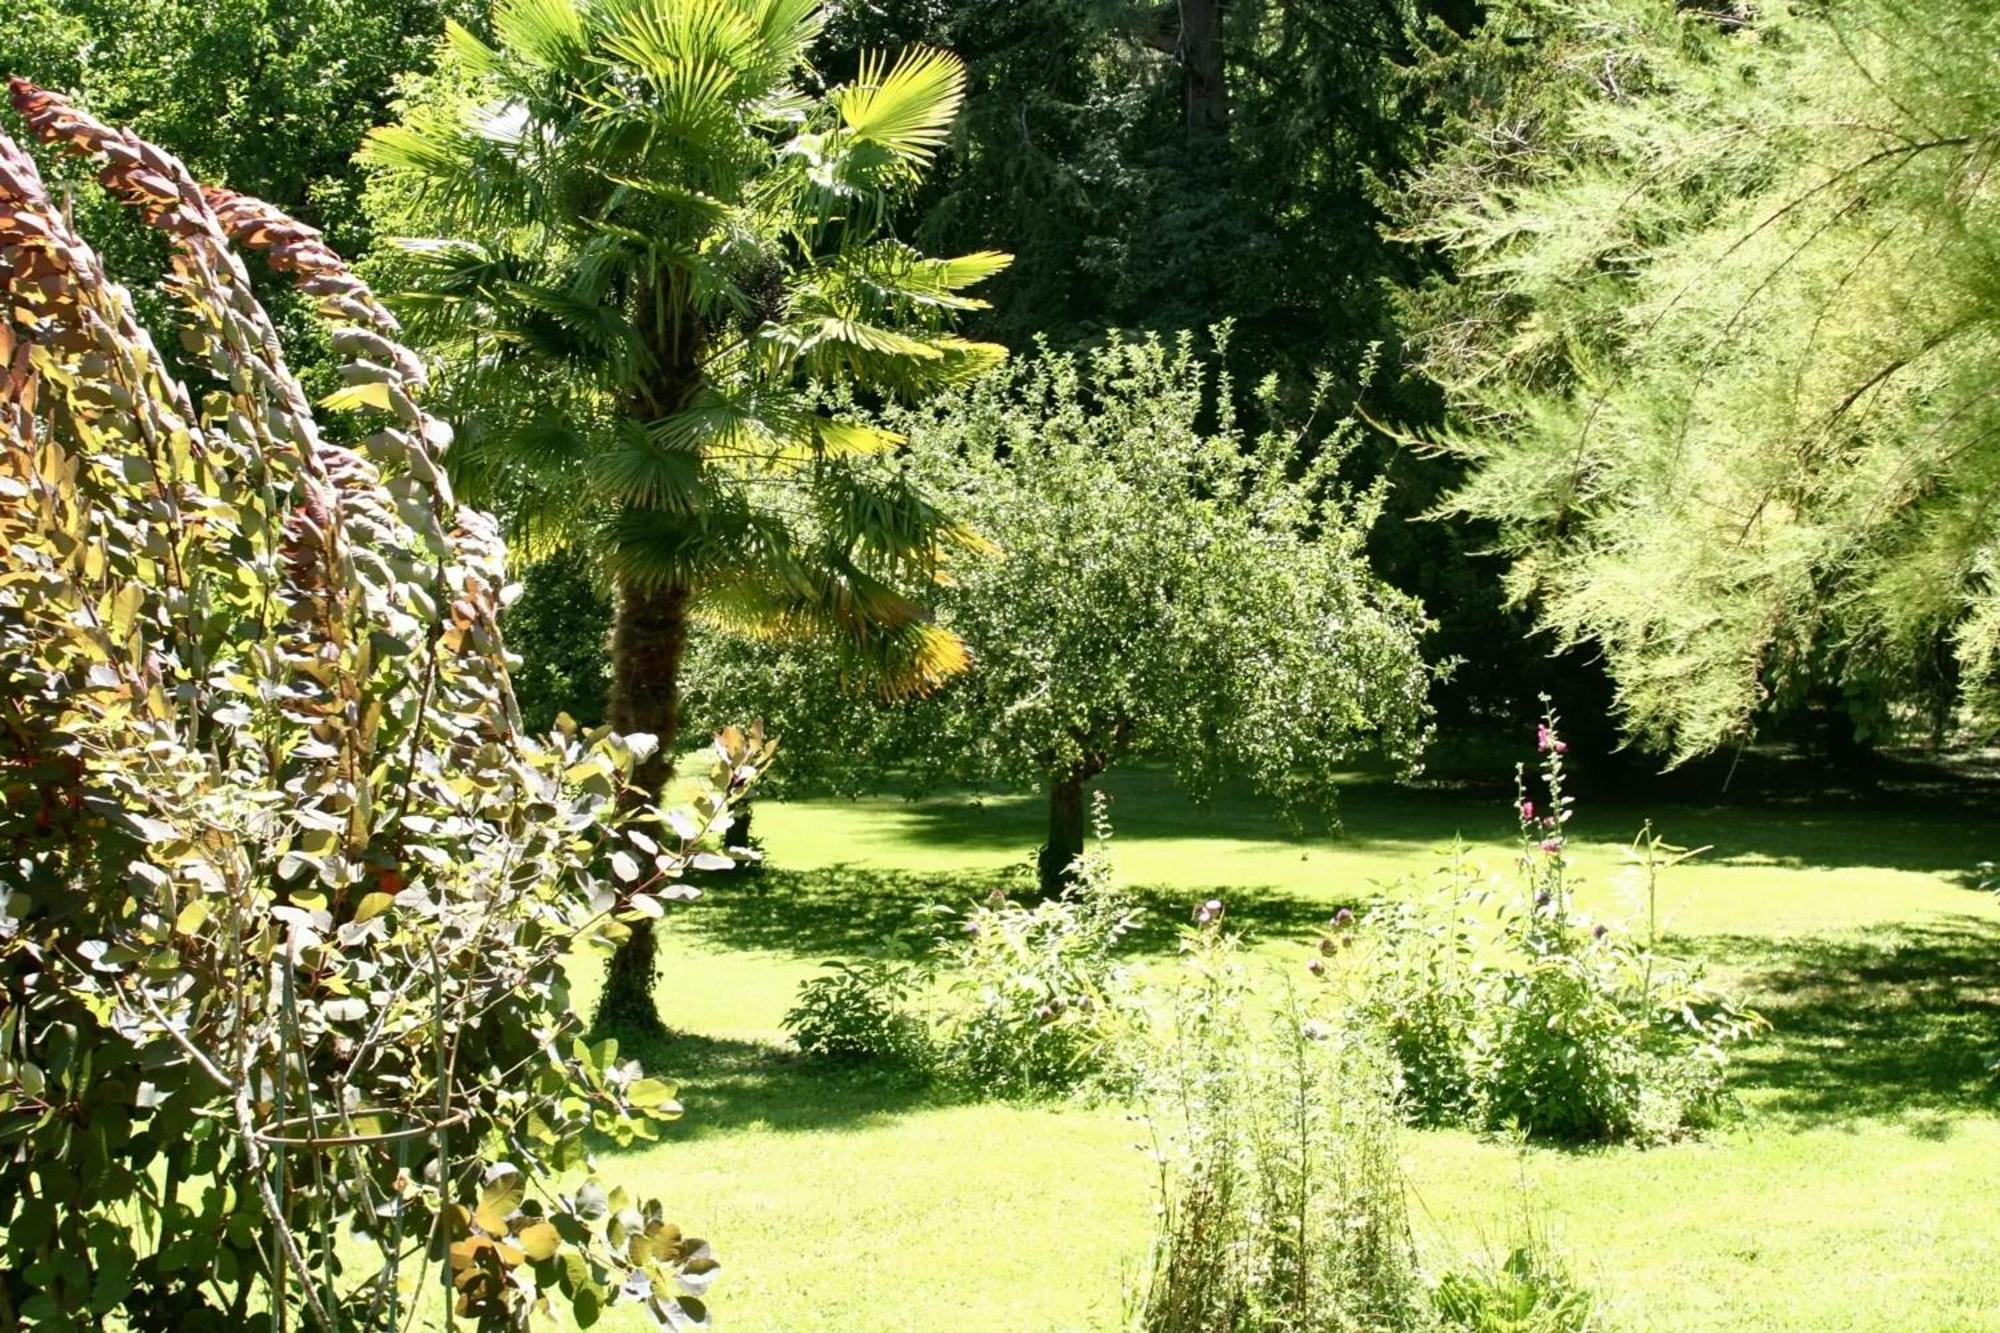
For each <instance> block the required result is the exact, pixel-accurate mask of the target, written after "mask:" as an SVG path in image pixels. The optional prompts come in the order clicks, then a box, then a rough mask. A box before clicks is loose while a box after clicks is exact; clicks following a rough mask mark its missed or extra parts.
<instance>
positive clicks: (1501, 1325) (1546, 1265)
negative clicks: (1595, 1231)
mask: <svg viewBox="0 0 2000 1333" xmlns="http://www.w3.org/2000/svg"><path fill="white" fill-rule="evenodd" d="M1432 1300H1433V1302H1434V1304H1435V1305H1436V1307H1437V1312H1438V1318H1439V1322H1440V1323H1441V1324H1442V1326H1443V1327H1444V1328H1445V1329H1448V1330H1454V1331H1457V1330H1462V1331H1463V1333H1595V1330H1598V1329H1601V1328H1602V1327H1603V1322H1602V1321H1601V1320H1600V1319H1599V1317H1598V1313H1597V1299H1596V1297H1595V1296H1593V1295H1592V1294H1591V1292H1590V1291H1589V1290H1588V1289H1587V1288H1584V1287H1581V1286H1579V1285H1577V1282H1576V1280H1575V1278H1573V1277H1572V1276H1571V1275H1570V1271H1569V1268H1568V1266H1567V1265H1566V1264H1564V1263H1563V1261H1562V1257H1561V1256H1560V1255H1558V1254H1556V1253H1555V1252H1554V1251H1553V1250H1552V1249H1551V1248H1550V1247H1549V1245H1548V1242H1547V1240H1546V1239H1545V1238H1544V1237H1543V1236H1542V1235H1541V1234H1540V1233H1539V1232H1535V1233H1532V1234H1531V1235H1530V1237H1529V1238H1528V1240H1527V1241H1525V1242H1524V1243H1523V1244H1521V1245H1520V1246H1518V1247H1516V1248H1515V1249H1514V1250H1513V1252H1512V1253H1510V1254H1509V1255H1508V1256H1507V1258H1506V1260H1505V1261H1504V1262H1502V1263H1501V1264H1500V1265H1499V1266H1498V1267H1497V1268H1463V1269H1460V1270H1458V1271H1456V1272H1452V1273H1447V1274H1445V1276H1444V1277H1443V1278H1441V1279H1440V1280H1439V1282H1438V1285H1437V1289H1436V1291H1435V1292H1433V1293H1432Z"/></svg>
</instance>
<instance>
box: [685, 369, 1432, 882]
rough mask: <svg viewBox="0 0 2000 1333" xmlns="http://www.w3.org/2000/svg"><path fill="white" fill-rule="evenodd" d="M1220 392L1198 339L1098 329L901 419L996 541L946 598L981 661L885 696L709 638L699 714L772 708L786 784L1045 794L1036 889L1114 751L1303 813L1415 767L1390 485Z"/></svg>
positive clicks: (1078, 834) (921, 468)
mask: <svg viewBox="0 0 2000 1333" xmlns="http://www.w3.org/2000/svg"><path fill="white" fill-rule="evenodd" d="M1221 388H1222V391H1221V392H1217V386H1216V385H1215V384H1214V383H1213V379H1212V376H1211V375H1210V373H1209V372H1208V371H1206V370H1205V368H1204V365H1203V362H1202V359H1201V358H1200V357H1198V356H1197V353H1196V349H1195V347H1194V345H1193V342H1192V339H1189V338H1183V339H1181V340H1179V341H1178V342H1176V343H1174V344H1172V345H1168V344H1166V343H1163V342H1162V341H1160V340H1159V339H1157V338H1147V339H1143V340H1137V341H1132V340H1113V341H1112V342H1111V343H1110V344H1108V345H1107V346H1105V347H1103V348H1101V349H1099V350H1098V351H1095V352H1093V353H1090V354H1088V355H1085V356H1075V355H1065V354H1051V353H1044V354H1042V355H1040V356H1037V357H1035V358H1033V359H1032V360H1030V361H1028V362H1027V363H1025V364H1024V365H1022V366H1020V367H1019V368H1018V369H1016V370H1014V371H1013V372H1012V373H1009V374H1006V375H1001V376H995V377H992V378H991V379H989V380H986V381H983V382H981V383H980V384H978V385H975V386H972V387H971V388H968V389H965V390H961V391H959V392H956V393H953V394H951V395H949V396H947V397H945V398H943V399H941V400H939V401H938V402H936V403H935V404H933V405H930V406H926V407H920V408H916V409H912V410H905V411H902V412H899V413H897V414H896V416H895V418H894V421H893V424H894V425H895V427H896V428H897V429H898V430H899V431H903V432H905V433H907V434H908V435H909V437H910V447H911V451H912V456H913V457H912V468H913V471H914V472H915V474H916V475H917V476H918V477H919V478H920V479H921V480H922V482H923V483H924V484H925V485H926V486H927V487H929V488H930V489H932V490H933V491H934V492H935V493H936V494H938V495H939V496H940V497H942V498H943V499H944V500H946V501H947V502H948V503H949V504H950V506H951V507H952V509H953V512H955V513H959V514H962V515H963V516H964V517H965V519H966V521H967V522H968V523H970V524H971V525H972V526H973V527H974V528H976V529H977V530H978V531H979V532H980V533H981V534H982V535H984V536H986V537H988V538H990V539H991V540H992V541H993V542H994V543H995V544H996V545H997V546H998V547H999V548H1000V551H1001V554H1000V556H999V557H998V558H995V559H991V560H980V561H971V562H965V563H963V564H956V563H955V564H954V565H953V566H952V567H951V568H950V570H949V571H948V572H949V577H948V579H946V580H945V581H944V582H943V583H942V584H941V586H940V587H939V588H938V590H937V593H936V595H935V600H936V605H937V612H938V616H939V620H940V623H941V624H943V625H945V626H947V627H949V628H950V629H951V630H952V631H953V632H954V633H956V634H958V635H960V636H962V637H963V638H964V639H965V640H966V641H967V643H968V644H970V645H971V648H972V652H973V655H974V665H973V667H972V669H971V671H969V672H968V673H967V674H966V675H965V676H964V677H963V678H961V679H959V680H957V681H955V682H953V683H952V684H951V685H949V686H947V687H946V688H945V689H943V690H940V691H939V692H937V693H936V694H935V695H934V696H933V697H931V698H928V699H925V700H920V701H917V702H914V703H910V704H906V705H903V706H900V707H897V708H893V709H884V708H879V707H874V706H871V705H870V704H869V702H868V701H867V698H866V696H865V694H864V693H863V692H860V691H857V690H856V689H854V688H853V682H851V681H849V682H843V681H842V680H841V679H840V678H839V676H838V675H837V674H836V673H833V672H829V671H827V670H826V669H825V668H824V665H823V664H822V663H819V662H816V661H815V660H813V659H812V658H811V657H809V656H806V655H801V654H797V653H790V654H787V653H785V652H783V651H778V650H772V649H768V648H766V649H759V648H757V647H756V646H754V645H753V646H751V647H748V648H744V647H740V646H737V647H731V646H729V645H716V646H714V647H713V648H712V649H710V650H708V655H707V656H705V657H704V658H703V660H702V665H701V669H700V670H699V671H698V672H697V673H696V675H697V677H698V679H699V680H700V682H701V684H700V688H701V689H702V690H703V695H702V697H701V699H700V701H698V703H699V707H698V711H699V712H702V713H707V712H714V711H726V710H742V709H748V710H750V712H746V713H744V715H745V716H750V715H752V714H753V713H761V714H762V715H764V716H765V717H766V718H767V719H768V720H769V721H770V723H771V724H772V725H773V727H774V729H776V730H780V731H782V733H783V734H784V735H785V736H786V737H787V741H786V744H787V751H788V754H790V755H792V756H795V757H796V762H795V763H793V764H792V765H791V766H790V768H791V770H792V771H793V772H794V774H795V776H802V777H807V778H816V779H817V780H819V781H822V782H825V783H828V784H831V785H842V784H845V785H849V786H854V785H862V784H865V783H867V782H868V781H870V780H871V778H872V777H873V776H874V775H875V774H876V773H879V772H880V766H890V765H896V766H904V767H906V768H907V769H909V770H912V771H915V772H916V773H918V774H919V775H922V776H928V777H932V778H939V777H952V778H961V779H968V780H974V781H1006V782H1029V783H1036V784H1042V785H1045V786H1046V787H1047V788H1048V789H1049V791H1050V793H1051V798H1052V802H1053V805H1052V822H1051V834H1050V837H1051V843H1050V846H1051V849H1052V851H1053V852H1054V854H1055V855H1054V863H1053V865H1050V864H1048V863H1046V862H1045V866H1044V869H1045V879H1052V878H1053V874H1052V873H1051V872H1059V871H1061V870H1063V869H1066V867H1067V865H1068V863H1069V859H1070V858H1071V857H1073V856H1074V855H1075V853H1076V852H1077V851H1079V850H1080V849H1081V845H1082V833H1083V806H1082V787H1083V784H1084V783H1085V782H1087V781H1088V780H1090V779H1091V778H1094V777H1096V776H1097V775H1098V774H1099V773H1102V772H1103V771H1104V770H1105V769H1107V768H1108V767H1110V766H1111V765H1113V764H1116V763H1119V762H1122V761H1125V760H1128V759H1138V758H1145V759H1151V760H1154V761H1157V762H1161V763H1165V764H1168V765H1171V766H1172V768H1173V769H1174V771H1175V772H1176V774H1177V775H1178V776H1179V777H1180V779H1181V780H1182V781H1183V782H1184V783H1185V784H1186V785H1187V786H1188V787H1189V788H1190V789H1191V790H1193V791H1196V792H1206V791H1212V790H1214V789H1215V788H1216V787H1217V786H1218V785H1219V784H1221V783H1222V782H1224V781H1226V780H1229V779H1231V778H1234V777H1237V776H1247V777H1248V778H1249V780H1251V781H1252V782H1254V783H1255V784H1256V785H1257V786H1258V787H1259V788H1260V789H1261V790H1263V791H1266V792H1268V793H1270V794H1271V795H1273V796H1275V797H1277V798H1278V799H1279V800H1280V801H1281V802H1282V803H1283V804H1284V805H1285V806H1286V807H1287V808H1289V809H1291V810H1293V811H1295V812H1303V811H1305V810H1308V809H1311V808H1315V807H1317V808H1320V809H1327V808H1329V807H1330V806H1331V802H1332V797H1333V790H1334V786H1335V781H1336V777H1337V774H1338V773H1339V771H1340V770H1341V769H1342V767H1343V766H1344V765H1348V764H1351V763H1352V762H1353V759H1354V757H1355V756H1356V755H1357V754H1360V753H1367V752H1373V753H1377V754H1381V755H1386V756H1387V757H1389V758H1390V759H1392V760H1396V761H1401V762H1405V763H1407V762H1411V761H1413V760H1414V758H1415V756H1416V754H1417V751H1418V748H1419V746H1420V744H1421V742H1422V740H1423V737H1424V735H1425V731H1426V719H1427V716H1428V713H1427V705H1426V701H1425V691H1426V688H1427V685H1428V683H1429V680H1430V672H1429V671H1428V670H1427V669H1426V667H1425V666H1424V664H1423V662H1422V659H1421V657H1420V654H1419V651H1418V647H1419V640H1420V638H1421V635H1422V633H1423V631H1424V628H1425V623H1424V620H1423V617H1422V614H1421V612H1420V610H1419V608H1418V607H1417V606H1416V605H1415V603H1414V602H1412V601H1411V600H1410V599H1408V598H1406V597H1403V596H1401V595H1400V594H1398V593H1396V592H1394V591H1393V590H1392V589H1390V588H1389V587H1387V586H1386V585H1385V584H1383V583H1382V582H1381V581H1380V580H1379V579H1377V578H1376V577H1375V576H1374V575H1372V574H1371V573H1370V572H1369V569H1368V564H1367V559H1366V555H1365V552H1364V550H1363V545H1364V543H1365V541H1366V538H1367V533H1368V529H1369V526H1370V524H1371V523H1372V522H1373V521H1374V519H1375V517H1376V515H1377V513H1378V512H1379V510H1380V507H1381V502H1382V495H1381V491H1380V489H1379V488H1376V489H1371V490H1368V491H1363V492H1356V491H1354V490H1352V489H1351V488H1348V487H1346V486H1344V485H1342V484H1341V483H1340V482H1339V481H1338V472H1339V462H1340V457H1341V448H1340V447H1339V443H1340V442H1341V441H1345V440H1349V439H1351V438H1352V436H1353V432H1352V431H1351V430H1348V429H1343V430H1339V431H1336V432H1335V433H1334V436H1333V439H1334V441H1335V443H1334V445H1333V447H1329V448H1325V449H1323V450H1322V451H1320V453H1319V455H1318V456H1317V457H1316V458H1315V459H1314V460H1312V461H1311V462H1306V461H1305V460H1303V459H1302V458H1301V456H1300V452H1301V451H1300V447H1299V433H1298V432H1275V431H1274V432H1270V433H1267V434H1264V435H1261V436H1259V437H1257V438H1254V439H1253V438H1247V437H1246V433H1245V432H1244V431H1243V429H1242V428H1241V427H1240V426H1239V424H1238V423H1237V421H1236V420H1235V418H1234V416H1233V415H1232V414H1230V413H1229V411H1228V409H1227V406H1226V405H1227V403H1228V401H1229V396H1230V395H1229V394H1228V392H1227V386H1226V385H1224V386H1221ZM1266 392H1267V393H1268V392H1269V388H1268V386H1266ZM1205 400H1213V401H1220V402H1222V403H1223V404H1224V405H1225V406H1224V410H1223V415H1222V417H1221V419H1220V420H1219V421H1216V422H1215V423H1214V424H1213V425H1206V424H1204V423H1205V420H1206V417H1205V409H1204V401H1205Z"/></svg>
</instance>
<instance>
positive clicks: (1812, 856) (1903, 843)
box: [871, 757, 2000, 875]
mask: <svg viewBox="0 0 2000 1333" xmlns="http://www.w3.org/2000/svg"><path fill="white" fill-rule="evenodd" d="M1760 764H1761V767H1760ZM1583 767H1584V771H1583V772H1582V773H1580V774H1579V773H1572V790H1571V794H1572V795H1574V796H1577V797H1578V798H1579V800H1580V802H1581V812H1582V818H1581V821H1580V823H1579V824H1578V826H1577V828H1576V829H1575V830H1574V833H1575V834H1576V836H1579V837H1582V838H1584V839H1585V840H1588V841H1610V842H1622V841H1625V840H1627V839H1629V838H1630V837H1631V836H1632V835H1633V834H1634V833H1636V832H1637V831H1638V829H1639V827H1640V825H1641V824H1642V823H1644V822H1645V821H1646V820H1647V819H1649V818H1650V819H1651V820H1652V821H1653V823H1654V825H1655V826H1656V827H1657V828H1659V829H1660V831H1661V832H1662V833H1663V834H1664V835H1665V836H1667V837H1669V838H1672V839H1674V840H1676V841H1679V842H1683V843H1687V844H1689V845H1693V844H1694V843H1696V842H1700V843H1705V844H1710V845H1712V847H1713V849H1714V850H1713V851H1711V852H1710V853H1709V854H1708V855H1707V856H1706V857H1705V858H1704V860H1705V861H1706V862H1707V863H1709V864H1729V863H1732V862H1752V863H1764V862H1769V863H1775V864H1779V865H1786V866H1798V867H1801V868H1806V867H1811V868H1827V869H1836V868H1845V867H1857V866H1865V867H1877V868H1883V869H1892V870H1912V871H1923V872H1931V873H1946V874H1953V875H1963V874H1965V873H1966V872H1967V871H1969V870H1971V869H1972V868H1973V867H1975V866H1976V865H1977V864H1978V863H1979V862H1980V861H1982V860H1986V859H1989V858H1991V857H1993V856H1994V855H1995V853H1996V850H2000V849H1996V847H1995V845H1994V840H1993V839H1992V837H1991V834H1990V830H1989V824H1988V821H1987V819H1986V812H1987V811H1989V810H1990V809H1991V808H1992V800H1993V797H1994V792H1995V788H1996V786H2000V779H1991V778H1981V779H1979V780H1977V781H1975V780H1972V779H1969V778H1960V777H1956V776H1954V774H1952V773H1951V772H1949V771H1947V770H1943V769H1940V768H1938V767H1936V766H1934V765H1918V764H1902V765H1893V766H1891V765H1886V764H1885V765H1884V767H1885V768H1886V769H1887V770H1888V771H1889V772H1890V773H1891V774H1892V775H1893V776H1892V777H1890V778H1878V779H1877V780H1876V781H1874V782H1873V783H1871V784H1865V785H1861V786H1856V787H1842V786H1839V785H1837V784H1835V785H1829V782H1828V781H1827V780H1826V778H1825V775H1826V773H1827V769H1826V766H1825V765H1819V766H1816V767H1814V772H1816V773H1818V774H1820V775H1821V777H1822V781H1821V782H1820V783H1819V784H1818V785H1817V786H1813V785H1810V784H1808V783H1807V782H1806V780H1805V778H1804V777H1803V776H1800V775H1798V774H1796V773H1793V772H1792V770H1793V769H1795V768H1799V767H1813V766H1809V765H1804V764H1803V763H1802V762H1793V761H1791V760H1787V761H1786V762H1785V763H1783V764H1781V763H1779V762H1778V760H1776V759H1771V758H1768V757H1767V758H1766V759H1765V760H1762V761H1759V763H1752V764H1749V765H1748V767H1749V768H1751V769H1753V770H1757V771H1760V772H1761V771H1764V770H1769V771H1771V772H1780V771H1782V772H1783V773H1784V774H1785V775H1786V776H1783V777H1780V778H1768V779H1767V780H1765V781H1763V782H1762V783H1758V782H1754V781H1752V780H1751V779H1750V778H1747V777H1742V776H1738V777H1737V779H1736V781H1735V782H1734V784H1733V785H1731V784H1729V783H1728V782H1727V781H1725V776H1726V774H1727V768H1726V766H1724V767H1723V768H1721V769H1717V768H1716V766H1714V765H1711V766H1709V768H1708V769H1705V770H1703V772H1702V773H1700V774H1689V773H1685V772H1679V773H1675V774H1672V775H1666V776H1659V775H1654V776H1653V777H1650V778H1648V779H1647V780H1645V781H1637V780H1633V779H1630V778H1627V779H1623V780H1616V781H1614V780H1612V779H1611V778H1609V777H1608V776H1605V777H1603V778H1602V780H1592V778H1591V776H1590V774H1589V772H1588V766H1587V765H1584V766H1583ZM1836 776H1837V771H1836ZM1098 785H1099V786H1101V787H1102V788H1103V790H1105V791H1106V792H1108V793H1109V794H1110V796H1111V798H1112V799H1111V804H1110V815H1111V820H1112V822H1113V824H1115V825H1116V826H1117V830H1118V837H1119V839H1120V840H1121V841H1131V842H1145V841H1149V840H1153V839H1169V838H1171V839H1186V838H1191V837H1213V838H1217V839H1228V840H1247V841H1253V842H1264V843H1270V844H1272V845H1274V846H1283V847H1289V848H1297V849H1299V850H1302V851H1303V850H1309V849H1311V850H1320V849H1323V850H1328V851H1340V850H1349V851H1361V852H1368V851H1383V850H1403V849H1411V850H1414V849H1419V848H1425V847H1434V846H1440V845H1443V844H1444V843H1447V842H1449V841H1450V840H1451V839H1452V838H1453V837H1454V836H1456V835H1461V834H1462V835H1463V836H1464V837H1465V838H1467V839H1468V840H1471V841H1474V842H1496V843H1502V844H1505V843H1506V842H1508V841H1510V840H1511V839H1512V838H1513V837H1514V836H1515V832H1516V829H1517V825H1516V823H1515V820H1514V816H1513V797H1512V792H1513V787H1512V779H1511V767H1509V768H1508V769H1507V770H1506V771H1505V772H1504V773H1501V774H1486V775H1484V776H1483V778H1482V779H1481V780H1480V781H1478V782H1473V781H1469V780H1464V779H1454V780H1450V781H1433V780H1425V781H1422V782H1419V783H1415V784H1405V783H1400V782H1398V781H1396V780H1395V779H1394V777H1393V776H1392V775H1390V774H1386V773H1379V772H1356V773H1355V774H1354V775H1353V779H1352V781H1350V782H1348V783H1345V784H1343V785H1342V787H1341V789H1340V794H1339V815H1340V824H1339V827H1338V828H1334V827H1331V826H1329V825H1328V824H1327V823H1326V822H1325V821H1323V820H1317V819H1308V821H1307V826H1306V828H1305V830H1304V831H1303V832H1299V831H1294V830H1292V829H1289V828H1287V827H1286V826H1285V825H1284V824H1283V823H1281V822H1280V821H1279V820H1278V819H1277V818H1276V816H1275V814H1274V812H1273V810H1272V807H1271V804H1270V803H1269V802H1268V801H1266V800H1264V799H1262V798H1260V797H1258V796H1257V795H1256V794H1255V793H1254V792H1252V791H1250V790H1248V789H1247V788H1244V787H1242V786H1240V785H1238V786H1231V787H1229V788H1227V789H1226V790H1225V791H1223V792H1220V793H1217V794H1216V795H1215V796H1213V797H1211V798H1209V799H1207V800H1205V801H1194V800H1192V799H1190V798H1189V797H1188V796H1187V795H1186V794H1185V793H1184V792H1182V791H1181V789H1180V788H1179V786H1178V785H1177V784H1176V783H1175V782H1174V780H1173V777H1172V776H1171V775H1170V774H1168V773H1166V772H1164V771H1162V770H1159V769H1155V768H1148V767H1144V766H1134V767H1128V768H1121V769H1119V770H1117V771H1115V772H1113V773H1111V774H1108V775H1107V776H1106V777H1105V778H1104V779H1102V781H1101V782H1100V783H1099V784H1098ZM871 806H872V808H871V813H873V814H875V815H876V817H878V818H879V817H881V816H882V815H884V814H886V815H887V816H888V817H889V818H890V820H891V821H892V822H893V823H894V824H895V825H896V826H897V828H898V829H899V830H900V831H901V832H902V833H904V834H905V835H906V836H907V837H908V838H909V840H910V841H912V842H913V843H916V844H918V845H921V846H925V847H930V848H945V849H956V850H960V851H965V852H976V853H996V852H1014V853H1018V854H1019V855H1020V856H1021V857H1022V858H1023V859H1025V858H1026V857H1027V856H1028V855H1029V854H1030V853H1031V850H1032V849H1033V848H1034V847H1035V846H1036V845H1037V844H1038V843H1039V842H1040V841H1041V839H1042V836H1043V833H1044V831H1045V828H1046V820H1047V812H1046V809H1045V807H1044V805H1043V798H1042V797H1041V796H1040V795H1039V794H1037V793H1034V792H1021V791H1013V792H1008V791H997V790H996V791H967V790H952V791H937V792H932V793H930V794H927V795H922V796H917V797H914V798H912V799H909V800H906V801H904V802H902V803H896V804H890V803H871Z"/></svg>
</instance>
